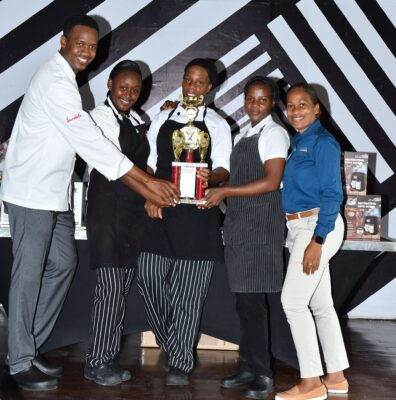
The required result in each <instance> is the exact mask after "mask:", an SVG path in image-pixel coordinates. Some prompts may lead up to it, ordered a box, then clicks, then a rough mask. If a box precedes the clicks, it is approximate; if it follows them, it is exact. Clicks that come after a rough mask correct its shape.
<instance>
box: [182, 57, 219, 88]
mask: <svg viewBox="0 0 396 400" xmlns="http://www.w3.org/2000/svg"><path fill="white" fill-rule="evenodd" d="M193 66H198V67H201V68H204V69H205V70H206V72H207V73H208V77H209V82H210V83H211V84H212V88H214V87H215V86H217V81H218V75H219V74H218V72H217V68H216V65H215V63H214V61H213V60H211V59H210V58H194V60H191V61H190V62H189V63H188V64H187V65H186V66H185V67H184V75H186V73H187V70H188V69H189V68H190V67H193Z"/></svg>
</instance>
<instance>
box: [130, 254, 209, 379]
mask: <svg viewBox="0 0 396 400" xmlns="http://www.w3.org/2000/svg"><path fill="white" fill-rule="evenodd" d="M213 265H214V261H208V260H185V259H176V258H170V257H163V256H160V255H157V254H152V253H142V254H141V255H140V257H139V260H138V280H137V283H138V287H139V291H140V293H141V295H142V296H143V299H144V305H145V309H146V315H147V319H148V322H149V324H150V326H151V329H152V330H153V332H154V334H155V338H156V341H157V343H158V345H159V346H160V348H161V349H162V350H163V351H164V352H165V353H166V355H167V358H168V364H169V366H172V367H176V368H179V369H181V370H183V371H185V372H190V371H191V370H192V368H193V366H194V356H193V346H194V342H195V340H196V337H197V334H198V329H199V323H200V318H201V313H202V306H203V303H204V301H205V298H206V295H207V293H208V288H209V283H210V278H211V276H212V271H213Z"/></svg>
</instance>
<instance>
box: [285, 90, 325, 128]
mask: <svg viewBox="0 0 396 400" xmlns="http://www.w3.org/2000/svg"><path fill="white" fill-rule="evenodd" d="M319 112H320V106H319V103H318V104H314V103H313V101H312V99H311V97H310V95H309V94H308V93H307V92H306V91H305V90H304V89H302V88H299V87H296V88H294V89H292V90H291V91H289V92H288V94H287V118H288V119H289V121H290V123H291V125H292V126H293V128H294V129H295V130H296V131H297V132H299V133H303V132H304V131H305V130H306V129H308V128H309V127H310V126H311V125H312V124H313V123H314V122H315V121H316V119H317V117H318V116H319Z"/></svg>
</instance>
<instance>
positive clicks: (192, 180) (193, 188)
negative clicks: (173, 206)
mask: <svg viewBox="0 0 396 400" xmlns="http://www.w3.org/2000/svg"><path fill="white" fill-rule="evenodd" d="M202 101H203V96H193V97H191V96H188V97H187V96H185V97H183V96H182V98H181V104H182V105H184V106H185V109H186V115H187V118H188V122H187V125H186V126H184V127H183V128H181V129H175V130H174V131H173V133H172V149H173V155H174V157H175V161H173V162H172V182H173V183H174V184H176V185H178V187H179V188H180V193H181V195H180V202H181V203H185V204H200V203H201V204H202V203H203V200H202V198H203V197H204V190H203V181H202V179H200V178H198V177H197V168H206V167H207V166H208V164H207V163H206V162H205V158H206V155H207V153H208V149H209V145H210V136H209V133H207V132H204V131H202V130H200V129H199V128H198V127H196V126H194V120H195V118H196V116H197V113H198V108H197V106H198V105H199V104H201V103H202ZM197 149H198V153H199V160H194V151H195V150H197ZM183 151H184V153H185V159H184V161H180V157H181V155H182V153H183Z"/></svg>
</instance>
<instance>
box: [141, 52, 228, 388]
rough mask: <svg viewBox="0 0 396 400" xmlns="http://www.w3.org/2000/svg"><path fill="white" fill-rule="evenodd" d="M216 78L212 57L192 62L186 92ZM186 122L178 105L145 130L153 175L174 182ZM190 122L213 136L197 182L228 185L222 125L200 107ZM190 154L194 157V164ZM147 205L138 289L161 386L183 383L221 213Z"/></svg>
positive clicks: (197, 91)
mask: <svg viewBox="0 0 396 400" xmlns="http://www.w3.org/2000/svg"><path fill="white" fill-rule="evenodd" d="M216 75H217V72H216V69H215V67H214V65H213V63H211V62H210V61H209V60H205V59H196V60H193V61H191V62H190V63H189V64H188V65H187V66H186V68H185V71H184V77H183V85H182V88H183V95H184V96H200V95H203V96H204V95H206V94H207V93H208V92H209V91H210V90H211V89H212V86H214V84H215V83H214V81H215V79H216ZM187 122H188V118H187V116H186V111H185V109H184V108H183V107H182V106H181V105H180V104H179V105H178V106H177V107H176V108H175V109H173V110H172V111H169V110H168V111H162V112H161V113H160V114H158V115H157V116H156V117H155V118H154V120H153V122H152V124H151V126H150V130H149V133H148V137H149V140H150V157H149V165H150V167H152V168H153V169H154V170H155V175H156V176H157V177H160V178H163V179H167V180H171V179H172V161H174V158H175V156H174V154H173V149H172V133H173V131H174V130H176V129H180V128H182V127H184V126H185V125H186V124H187ZM194 125H195V126H196V127H198V128H199V129H201V130H203V131H205V132H207V133H208V134H209V136H210V146H209V149H208V152H207V154H206V158H205V162H207V163H208V166H209V167H208V168H207V169H205V170H203V171H201V172H200V174H201V177H202V178H203V179H205V180H206V181H207V182H208V183H209V185H213V184H217V183H220V182H222V181H224V180H226V179H227V178H228V168H229V154H230V152H231V134H230V128H229V126H228V124H227V122H226V121H225V120H224V119H223V118H221V117H220V116H219V115H218V114H217V113H216V112H215V111H214V110H212V109H210V108H208V107H207V106H206V105H205V104H204V103H202V104H200V105H199V106H198V114H197V116H196V118H195V121H194ZM183 153H185V151H183ZM183 153H182V155H181V159H182V160H183V159H184V158H183V157H184V154H183ZM195 153H196V154H195V160H199V158H200V157H199V154H197V153H198V152H197V151H195ZM146 208H147V210H148V213H149V215H150V216H152V217H157V218H152V219H148V221H147V223H146V229H147V230H146V233H145V235H144V245H143V253H142V254H141V256H140V257H139V264H138V266H139V268H138V286H139V290H140V292H141V294H142V296H143V299H144V303H145V309H146V314H147V318H148V321H149V323H150V326H151V328H152V330H153V331H154V333H155V337H156V341H157V343H158V345H159V346H160V348H161V349H162V350H163V351H164V353H165V355H166V360H167V362H166V369H167V370H168V371H167V376H166V384H167V385H186V384H188V373H189V372H190V371H191V370H192V368H193V366H194V357H193V345H194V342H195V340H196V336H197V333H198V329H199V321H200V316H201V312H202V306H203V302H204V300H205V297H206V294H207V291H208V288H209V283H210V278H211V274H212V270H213V265H214V262H215V261H216V260H217V261H220V260H222V258H223V245H222V240H221V233H220V215H219V213H220V212H219V209H218V208H217V207H215V208H213V209H211V210H200V209H198V208H197V206H195V205H193V204H179V205H177V206H176V207H173V208H172V207H170V208H167V209H162V210H160V209H158V208H156V207H153V206H152V205H150V204H147V203H146ZM159 217H160V218H159Z"/></svg>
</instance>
